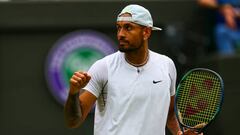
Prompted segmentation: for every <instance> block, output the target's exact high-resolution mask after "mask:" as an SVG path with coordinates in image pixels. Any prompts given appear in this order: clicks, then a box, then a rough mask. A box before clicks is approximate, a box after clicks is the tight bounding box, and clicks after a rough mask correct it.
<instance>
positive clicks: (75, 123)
mask: <svg viewBox="0 0 240 135" xmlns="http://www.w3.org/2000/svg"><path fill="white" fill-rule="evenodd" d="M65 123H66V127H67V128H78V127H79V126H80V121H79V120H66V122H65Z"/></svg>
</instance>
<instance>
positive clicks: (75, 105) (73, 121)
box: [64, 93, 82, 128]
mask: <svg viewBox="0 0 240 135" xmlns="http://www.w3.org/2000/svg"><path fill="white" fill-rule="evenodd" d="M64 117H65V121H66V124H67V126H68V127H70V128H76V127H78V126H79V125H80V123H81V119H82V110H81V104H80V100H79V93H75V94H71V93H69V95H68V99H67V101H66V104H65V106H64Z"/></svg>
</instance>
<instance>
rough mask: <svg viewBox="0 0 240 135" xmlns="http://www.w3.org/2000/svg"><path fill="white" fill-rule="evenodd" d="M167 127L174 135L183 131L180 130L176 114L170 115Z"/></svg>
mask: <svg viewBox="0 0 240 135" xmlns="http://www.w3.org/2000/svg"><path fill="white" fill-rule="evenodd" d="M167 127H168V129H169V131H170V132H171V133H172V135H177V133H178V131H180V130H181V129H180V128H179V125H178V121H177V118H176V116H175V114H174V113H171V114H169V115H168V120H167Z"/></svg>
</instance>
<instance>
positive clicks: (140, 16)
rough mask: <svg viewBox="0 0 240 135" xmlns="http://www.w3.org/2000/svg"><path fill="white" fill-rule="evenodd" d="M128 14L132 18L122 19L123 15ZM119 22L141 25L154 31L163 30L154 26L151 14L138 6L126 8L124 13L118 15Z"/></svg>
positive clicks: (133, 5)
mask: <svg viewBox="0 0 240 135" xmlns="http://www.w3.org/2000/svg"><path fill="white" fill-rule="evenodd" d="M125 13H128V14H130V15H131V17H121V15H122V14H125ZM117 21H128V22H133V23H136V24H139V25H143V26H147V27H151V28H152V30H162V29H161V28H158V27H154V26H153V20H152V16H151V14H150V12H149V11H148V10H147V9H146V8H144V7H142V6H140V5H136V4H132V5H128V6H126V7H125V8H124V9H123V10H122V12H121V13H120V14H119V15H118V18H117Z"/></svg>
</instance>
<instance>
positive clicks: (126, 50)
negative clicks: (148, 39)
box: [118, 44, 143, 52]
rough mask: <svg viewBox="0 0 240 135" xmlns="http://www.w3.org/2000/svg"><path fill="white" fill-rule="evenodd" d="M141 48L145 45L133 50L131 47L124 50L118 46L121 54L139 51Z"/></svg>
mask: <svg viewBox="0 0 240 135" xmlns="http://www.w3.org/2000/svg"><path fill="white" fill-rule="evenodd" d="M141 47H143V44H141V45H140V46H138V47H134V48H131V47H129V48H124V47H120V46H118V50H119V51H120V52H134V51H136V50H138V49H139V48H141Z"/></svg>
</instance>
